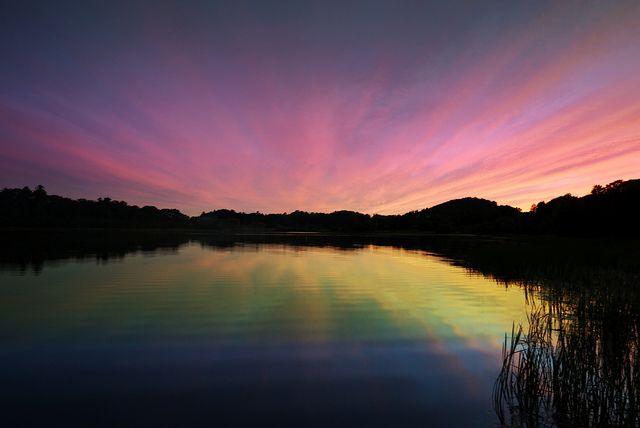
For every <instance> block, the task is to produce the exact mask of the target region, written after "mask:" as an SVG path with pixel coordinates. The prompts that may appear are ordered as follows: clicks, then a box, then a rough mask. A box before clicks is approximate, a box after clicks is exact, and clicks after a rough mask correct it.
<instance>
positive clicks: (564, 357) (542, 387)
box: [493, 284, 640, 427]
mask: <svg viewBox="0 0 640 428" xmlns="http://www.w3.org/2000/svg"><path fill="white" fill-rule="evenodd" d="M536 288H537V290H535V289H536ZM577 290H578V289H566V288H565V289H564V290H563V289H562V288H560V287H548V286H547V287H545V286H543V285H539V284H538V285H534V286H531V285H529V290H528V293H529V295H530V296H531V295H532V293H535V294H537V295H538V296H541V299H540V300H538V301H539V302H542V303H540V304H532V306H531V307H532V310H531V313H530V315H529V316H528V322H527V324H528V325H527V326H526V330H525V327H523V326H521V325H518V326H515V325H514V326H513V327H512V331H511V335H505V342H504V346H503V364H502V370H501V371H500V374H499V376H498V378H497V380H496V383H495V386H494V393H493V398H494V406H495V410H496V413H497V415H498V418H499V419H500V422H501V423H502V425H503V426H513V427H554V426H558V427H637V426H640V399H639V398H638V393H640V346H639V345H640V328H639V327H640V323H639V319H638V314H639V313H640V312H639V311H638V307H637V306H638V301H639V300H638V296H637V290H636V287H619V288H617V287H586V288H585V289H582V290H581V291H580V292H578V291H577ZM542 291H544V292H545V293H546V294H544V295H543V294H541V292H542Z"/></svg>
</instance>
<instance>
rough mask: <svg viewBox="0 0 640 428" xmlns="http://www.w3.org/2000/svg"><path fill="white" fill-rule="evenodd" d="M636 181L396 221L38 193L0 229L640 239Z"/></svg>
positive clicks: (5, 212) (18, 203) (3, 219)
mask: <svg viewBox="0 0 640 428" xmlns="http://www.w3.org/2000/svg"><path fill="white" fill-rule="evenodd" d="M639 214H640V180H628V181H623V180H617V181H614V182H612V183H609V184H607V185H605V186H601V185H596V186H594V187H593V190H592V191H591V193H590V194H588V195H585V196H582V197H576V196H572V195H570V194H567V195H564V196H560V197H557V198H554V199H552V200H550V201H548V202H545V201H542V202H539V203H537V204H534V205H533V206H532V207H531V210H530V211H529V212H522V211H521V210H520V209H518V208H514V207H511V206H508V205H498V204H497V203H496V202H494V201H489V200H486V199H480V198H471V197H469V198H462V199H454V200H451V201H448V202H444V203H442V204H439V205H435V206H433V207H430V208H425V209H422V210H416V211H410V212H407V213H405V214H397V215H380V214H375V215H369V214H362V213H359V212H354V211H345V210H343V211H335V212H332V213H316V212H306V211H294V212H292V213H282V214H264V213H260V212H255V213H244V212H237V211H234V210H230V209H218V210H213V211H209V212H203V213H202V214H200V215H199V216H193V217H189V216H187V215H185V214H183V213H182V212H180V211H179V210H177V209H159V208H156V207H154V206H143V207H139V206H137V205H129V204H127V203H126V202H124V201H116V200H112V199H110V198H99V199H98V200H87V199H70V198H66V197H62V196H57V195H49V194H48V193H47V192H46V190H45V188H44V187H43V186H37V187H36V188H35V189H33V190H32V189H30V188H28V187H24V188H22V189H7V188H5V189H3V190H2V191H0V227H25V228H34V227H63V228H67V227H77V228H81V227H100V228H103V227H104V228H140V229H150V228H158V229H164V228H171V229H176V228H185V229H196V230H212V231H218V232H268V231H271V232H291V231H300V232H341V233H371V232H406V233H412V232H433V233H484V234H556V235H577V236H600V235H615V236H625V235H633V236H639V235H640V227H639V226H638V224H639V222H638V217H639Z"/></svg>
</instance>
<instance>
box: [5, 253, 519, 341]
mask: <svg viewBox="0 0 640 428" xmlns="http://www.w3.org/2000/svg"><path fill="white" fill-rule="evenodd" d="M11 281H12V282H13V286H12V287H9V288H10V289H6V290H4V294H5V295H8V296H9V298H8V300H5V303H7V302H9V303H8V304H2V303H0V306H2V309H3V310H4V311H5V312H4V314H5V315H4V317H5V318H6V317H13V319H12V321H13V323H14V325H16V326H18V327H17V328H18V329H27V328H31V329H32V330H33V331H39V332H46V331H47V330H50V331H54V330H55V332H56V334H64V333H65V332H67V333H68V334H77V333H78V332H88V333H92V332H93V333H98V334H107V335H112V336H119V335H122V336H126V335H138V336H141V335H144V336H145V337H155V336H167V335H169V336H175V337H180V336H188V337H202V338H209V339H212V340H217V339H221V340H222V339H225V340H227V339H228V340H231V339H238V338H240V339H256V340H260V339H265V340H266V339H268V340H276V339H278V340H280V339H281V340H295V341H317V342H323V341H332V340H338V341H339V340H362V341H388V340H428V341H429V342H430V347H431V348H432V349H441V350H442V351H446V350H451V348H456V347H464V348H467V349H468V348H473V349H478V350H483V351H486V352H495V351H497V350H498V349H499V348H500V347H501V344H502V340H503V337H504V333H505V331H507V330H510V328H511V325H512V322H514V321H515V322H516V323H518V322H522V323H524V321H525V320H526V310H525V301H524V298H523V294H522V292H521V290H519V289H517V288H510V289H505V288H504V287H503V286H501V285H499V284H497V283H496V282H495V281H494V280H491V279H487V278H484V277H482V276H478V275H474V274H471V273H469V272H468V271H467V270H465V269H463V268H460V267H456V266H453V265H451V264H450V263H448V262H446V261H444V260H442V259H440V258H439V257H438V256H435V255H432V254H424V253H420V252H415V251H408V250H402V249H397V248H390V247H374V246H369V247H365V248H362V249H357V250H339V249H334V248H318V247H290V246H278V245H265V246H259V247H257V246H237V247H233V248H230V249H211V248H204V247H202V246H201V245H200V244H196V243H192V244H189V245H187V246H185V247H182V248H181V249H180V250H179V252H178V254H171V255H143V254H137V255H133V256H128V257H126V258H125V259H124V260H122V261H120V262H117V263H112V264H106V265H96V264H93V263H86V262H84V263H69V264H65V265H62V266H58V267H55V268H49V269H46V270H45V271H44V272H43V273H42V275H40V276H37V277H34V276H25V277H13V278H11ZM24 307H29V308H30V311H29V313H30V315H29V316H26V315H23V314H21V313H20V310H17V309H15V308H24ZM6 311H8V312H6ZM25 326H29V327H25ZM33 331H32V332H33ZM25 334H28V333H27V332H25ZM488 348H490V349H488Z"/></svg>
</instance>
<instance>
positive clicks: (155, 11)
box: [0, 2, 640, 214]
mask: <svg viewBox="0 0 640 428" xmlns="http://www.w3.org/2000/svg"><path fill="white" fill-rule="evenodd" d="M367 4H368V6H367V7H365V5H364V4H363V5H361V6H362V9H358V8H357V7H355V6H354V7H353V8H348V9H347V10H343V9H341V6H340V5H339V4H337V3H336V4H329V3H327V2H322V4H321V5H314V4H313V3H309V4H308V5H306V6H304V7H303V6H295V4H289V5H286V6H279V7H274V8H271V9H266V8H265V7H264V6H260V5H259V4H251V3H246V4H245V3H239V4H238V5H234V6H229V5H228V4H224V5H217V4H210V5H206V6H204V5H199V4H196V3H194V4H191V5H189V6H185V5H182V6H181V5H180V4H177V3H176V4H172V3H166V4H165V5H164V7H155V8H152V7H151V5H146V6H145V5H144V4H142V6H140V7H138V8H135V9H134V8H131V7H125V6H122V7H120V6H118V5H111V6H110V8H109V9H108V10H102V9H97V10H96V9H94V8H91V7H89V6H84V7H78V5H74V6H76V7H74V8H73V10H71V9H72V8H71V5H69V9H68V10H67V9H64V8H63V9H60V10H58V9H56V10H41V11H39V12H40V13H33V11H31V12H30V13H28V14H27V13H26V12H25V11H24V10H21V9H20V8H19V7H18V6H16V7H15V8H14V9H15V10H11V11H10V13H9V14H8V15H10V16H11V18H12V19H13V21H12V22H14V24H13V25H9V26H8V28H5V29H4V30H2V31H3V33H4V34H3V36H4V37H3V40H5V41H4V42H2V43H3V44H2V45H1V52H2V53H3V56H4V57H5V58H7V59H8V60H9V61H7V62H4V63H3V65H1V66H0V73H1V76H2V79H1V80H0V143H1V145H2V151H1V152H0V170H2V172H0V185H3V186H23V185H32V186H33V185H35V184H38V183H43V184H45V185H46V186H47V187H48V189H49V191H51V192H54V193H62V194H66V195H71V196H76V197H90V198H95V197H97V196H111V197H113V198H117V199H124V200H127V201H130V202H132V203H137V204H156V205H162V206H177V207H178V208H180V209H183V210H185V211H186V212H188V213H191V214H196V213H199V212H200V211H202V210H209V209H213V208H219V207H230V208H235V209H239V210H247V211H254V210H261V211H268V212H282V211H291V210H294V209H304V210H313V211H331V210H336V209H353V210H358V211H364V212H369V213H376V212H378V213H397V212H403V211H408V210H412V209H420V208H423V207H425V206H430V205H433V204H436V203H439V202H442V201H445V200H448V199H452V198H456V197H463V196H468V195H474V196H481V197H486V198H490V199H495V200H498V201H499V202H500V203H508V204H513V205H516V206H520V207H523V208H527V207H528V206H529V205H531V204H532V203H533V202H537V201H539V200H542V199H548V198H549V197H551V196H555V195H557V194H562V193H567V192H572V193H577V194H581V193H585V192H587V191H588V190H589V189H590V186H591V185H593V184H596V183H606V182H609V181H612V180H614V179H618V178H623V179H625V178H632V177H637V176H638V165H640V120H639V118H640V77H639V76H640V30H639V29H638V26H637V25H636V23H637V22H638V19H639V18H640V6H638V4H637V2H608V3H607V4H606V5H603V4H602V3H599V2H594V3H586V4H582V3H581V6H580V7H579V8H577V7H575V6H576V5H575V4H571V3H566V2H563V3H562V4H561V5H558V4H557V3H556V2H553V3H551V4H549V5H545V4H544V3H542V2H535V3H531V4H527V3H525V2H522V3H521V4H519V5H510V6H506V5H504V4H501V3H495V4H492V5H489V6H487V7H479V6H478V5H476V4H474V3H464V4H462V3H460V4H453V5H450V6H439V7H429V6H426V5H423V2H420V3H419V4H411V3H406V4H403V5H402V6H398V5H390V4H377V3H374V2H367ZM50 7H53V6H50ZM260 7H262V9H260ZM27 24H31V25H30V26H29V25H27ZM27 31H30V32H29V33H28V34H27V33H26V32H27ZM16 40H21V41H22V42H21V45H20V46H18V45H17V44H16Z"/></svg>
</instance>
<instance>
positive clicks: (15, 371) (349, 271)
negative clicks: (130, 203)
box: [0, 237, 544, 427]
mask: <svg viewBox="0 0 640 428" xmlns="http://www.w3.org/2000/svg"><path fill="white" fill-rule="evenodd" d="M273 241H276V242H273ZM278 241H280V242H278ZM78 242H82V245H80V244H78ZM93 242H94V245H95V246H94V247H92V246H91V244H87V243H86V242H84V241H83V240H82V239H78V240H76V242H75V244H71V245H67V246H64V245H60V246H59V247H58V245H57V243H56V239H53V238H52V239H48V240H47V241H46V242H43V241H40V242H35V243H27V244H25V243H22V244H20V245H19V246H16V249H15V250H14V251H8V252H6V254H4V258H3V261H2V263H1V264H0V268H1V269H0V378H1V392H0V394H1V397H0V398H1V400H2V407H3V408H4V410H3V418H4V419H5V420H7V421H10V424H9V425H5V426H28V425H32V426H62V425H78V426H80V425H82V426H96V425H109V426H122V425H128V426H141V425H147V426H160V425H163V426H167V425H172V426H203V425H207V426H238V425H254V426H285V425H294V426H389V427H397V426H442V427H445V426H447V427H450V426H482V427H491V426H497V425H498V424H499V419H498V417H497V416H496V409H495V405H494V395H493V388H494V384H495V382H496V378H497V377H498V375H499V373H500V370H501V368H502V362H503V355H502V346H503V343H504V340H505V333H507V332H509V333H511V328H512V325H513V323H516V324H523V325H526V323H527V315H528V314H530V313H531V310H532V305H533V306H536V307H538V306H540V302H537V300H540V297H536V296H541V295H543V294H544V293H540V292H539V290H538V291H535V292H534V291H532V290H527V288H526V287H524V286H516V285H513V286H509V281H505V279H504V278H503V276H504V275H502V276H501V274H505V273H504V272H500V270H499V267H498V268H497V269H498V272H484V273H483V272H482V269H477V268H474V267H473V266H472V265H473V264H474V263H475V264H476V265H477V264H480V265H481V266H487V263H484V265H483V264H482V263H483V262H482V260H483V257H487V258H489V259H491V254H488V253H487V251H488V250H487V248H485V247H482V246H480V248H477V245H475V244H471V245H470V244H469V243H468V242H467V241H466V240H460V241H455V242H447V243H446V245H445V246H444V247H442V246H439V245H436V246H435V248H434V246H433V245H419V244H412V245H407V246H402V245H397V243H396V244H394V245H386V244H385V243H382V244H378V243H371V242H360V243H358V242H351V243H348V244H345V243H344V240H343V241H341V242H340V244H333V243H331V242H324V241H322V242H320V243H318V242H315V241H313V239H312V240H311V242H307V241H305V240H302V241H301V239H300V238H298V239H297V240H295V241H294V242H289V240H287V239H281V240H278V239H271V240H266V241H265V240H255V239H254V240H251V239H242V238H235V239H230V240H226V241H224V242H223V243H220V242H217V241H216V242H213V243H212V242H209V241H206V240H202V239H197V238H193V237H190V238H175V239H174V240H172V241H171V242H169V243H167V242H160V243H157V244H153V242H154V240H153V239H151V238H149V237H146V238H145V239H144V243H137V241H136V240H135V239H134V238H131V239H129V240H127V241H126V242H124V243H122V242H116V243H113V242H112V241H111V240H108V241H106V243H105V242H102V241H100V240H97V241H93ZM383 244H384V245H383ZM485 244H486V243H485ZM491 245H492V246H493V247H495V246H498V247H500V246H501V245H502V244H500V243H499V242H498V243H493V244H491ZM493 247H492V248H493ZM443 248H444V250H443ZM452 248H453V250H451V249H452ZM474 257H475V258H474ZM496 257H498V258H499V257H501V256H499V255H498V256H496ZM494 262H495V263H497V265H498V266H506V272H507V273H506V274H508V275H512V276H513V278H514V279H513V281H516V282H517V281H520V280H519V279H518V278H520V277H519V276H518V275H520V274H521V272H518V271H517V269H518V268H517V267H516V268H513V269H512V268H511V266H510V265H509V262H508V261H507V260H504V261H502V260H495V258H494ZM489 265H490V263H489ZM487 269H489V270H491V268H487ZM494 270H495V269H494ZM521 270H522V269H521ZM525 294H526V295H525ZM536 299H537V300H536Z"/></svg>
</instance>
